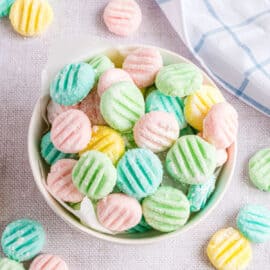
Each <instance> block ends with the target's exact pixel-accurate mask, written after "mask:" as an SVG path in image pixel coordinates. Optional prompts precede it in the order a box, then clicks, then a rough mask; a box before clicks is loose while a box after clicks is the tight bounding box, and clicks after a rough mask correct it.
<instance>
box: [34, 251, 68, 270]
mask: <svg viewBox="0 0 270 270" xmlns="http://www.w3.org/2000/svg"><path fill="white" fill-rule="evenodd" d="M29 270H68V266H67V264H66V262H65V261H64V260H63V259H62V258H60V257H59V256H57V255H51V254H42V255H39V256H38V257H36V258H35V259H34V261H33V262H32V263H31V265H30V268H29Z"/></svg>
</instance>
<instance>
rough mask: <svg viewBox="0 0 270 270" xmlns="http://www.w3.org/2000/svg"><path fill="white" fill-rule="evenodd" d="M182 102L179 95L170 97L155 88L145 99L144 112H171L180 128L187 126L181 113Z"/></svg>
mask: <svg viewBox="0 0 270 270" xmlns="http://www.w3.org/2000/svg"><path fill="white" fill-rule="evenodd" d="M183 108H184V103H183V100H182V99H181V98H179V97H171V96H166V95H164V94H162V93H161V92H160V91H158V90H155V91H153V92H151V94H149V95H148V96H147V98H146V100H145V112H146V113H148V112H151V111H163V112H168V113H173V114H174V115H175V117H176V119H177V121H178V123H179V127H180V129H182V128H185V127H186V126H187V122H186V120H185V117H184V113H183Z"/></svg>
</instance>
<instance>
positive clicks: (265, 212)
mask: <svg viewBox="0 0 270 270" xmlns="http://www.w3.org/2000/svg"><path fill="white" fill-rule="evenodd" d="M237 228H238V229H239V231H240V232H241V233H242V234H243V235H244V236H245V237H246V238H247V239H249V240H250V241H251V242H255V243H263V242H266V241H268V240H270V210H269V209H267V208H265V207H264V206H260V205H247V206H245V207H243V208H242V209H241V210H240V212H239V214H238V216H237Z"/></svg>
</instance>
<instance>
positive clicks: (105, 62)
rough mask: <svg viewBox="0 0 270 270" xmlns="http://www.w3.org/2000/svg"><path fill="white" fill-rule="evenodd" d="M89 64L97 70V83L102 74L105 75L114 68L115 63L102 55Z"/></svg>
mask: <svg viewBox="0 0 270 270" xmlns="http://www.w3.org/2000/svg"><path fill="white" fill-rule="evenodd" d="M88 64H89V65H91V66H92V68H93V69H94V70H95V73H96V75H95V80H96V81H97V80H99V78H100V76H101V74H103V73H104V72H105V71H107V70H110V69H112V68H114V63H113V62H112V61H111V59H110V58H109V57H108V56H106V55H102V54H101V55H97V56H95V57H94V58H92V59H91V60H90V61H89V62H88Z"/></svg>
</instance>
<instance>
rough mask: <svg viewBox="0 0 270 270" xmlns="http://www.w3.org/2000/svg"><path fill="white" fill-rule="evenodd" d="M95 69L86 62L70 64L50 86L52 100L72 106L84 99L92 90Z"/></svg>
mask: <svg viewBox="0 0 270 270" xmlns="http://www.w3.org/2000/svg"><path fill="white" fill-rule="evenodd" d="M94 83H95V71H94V69H93V68H92V66H91V65H88V64H86V63H82V62H81V63H76V64H69V65H66V66H65V67H64V68H62V69H61V70H60V71H59V72H58V74H57V75H56V76H55V78H54V80H53V81H52V83H51V86H50V95H51V98H52V100H53V101H54V102H55V103H57V104H60V105H64V106H71V105H75V104H77V103H79V102H80V101H82V100H83V99H84V98H85V97H86V96H87V95H88V93H89V92H90V91H91V90H92V88H93V86H94Z"/></svg>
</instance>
